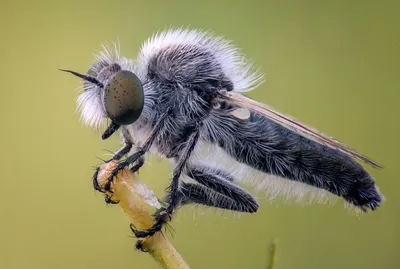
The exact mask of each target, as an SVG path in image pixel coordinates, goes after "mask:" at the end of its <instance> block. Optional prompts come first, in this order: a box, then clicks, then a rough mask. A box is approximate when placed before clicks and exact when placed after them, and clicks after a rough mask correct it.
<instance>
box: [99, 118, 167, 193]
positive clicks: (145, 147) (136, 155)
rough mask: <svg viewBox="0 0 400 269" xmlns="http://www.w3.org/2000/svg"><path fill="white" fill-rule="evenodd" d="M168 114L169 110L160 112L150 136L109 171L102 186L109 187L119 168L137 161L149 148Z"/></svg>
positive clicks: (107, 188) (106, 188) (137, 167)
mask: <svg viewBox="0 0 400 269" xmlns="http://www.w3.org/2000/svg"><path fill="white" fill-rule="evenodd" d="M168 115H169V111H167V112H165V113H164V114H162V115H161V117H160V118H159V120H158V121H157V123H156V124H155V126H154V128H153V131H152V132H151V133H150V136H149V137H148V138H147V140H146V142H144V144H143V146H142V147H138V148H137V150H136V152H135V153H133V154H132V155H130V156H128V157H127V158H126V159H125V160H124V161H123V162H120V163H119V164H118V166H117V167H116V168H115V169H114V170H113V171H111V173H110V176H109V177H108V179H107V183H106V184H105V186H104V189H105V190H109V189H110V185H111V182H112V180H113V178H114V177H115V176H116V175H117V174H118V172H119V171H120V170H122V169H125V167H127V166H129V165H130V164H132V163H135V162H136V161H138V160H139V159H140V158H141V157H142V156H143V155H144V154H145V153H146V152H147V151H148V150H149V149H150V147H151V145H152V144H153V142H154V140H155V139H156V137H157V135H158V133H159V132H160V130H161V129H162V127H163V125H164V124H163V123H164V120H165V119H166V117H167V116H168ZM141 166H142V165H139V166H136V167H135V169H136V170H133V169H131V170H132V172H136V171H137V169H139V168H140V167H141Z"/></svg>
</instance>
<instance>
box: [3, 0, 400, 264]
mask: <svg viewBox="0 0 400 269" xmlns="http://www.w3.org/2000/svg"><path fill="white" fill-rule="evenodd" d="M67 2H68V3H67ZM399 3H400V2H399V1H392V2H390V1H253V2H252V1H241V2H234V1H229V2H225V3H223V2H214V1H182V2H177V1H146V2H135V1H114V2H113V1H93V2H83V1H76V2H74V1H48V2H45V1H25V2H23V1H1V2H0V25H1V26H0V27H1V42H0V55H1V58H0V59H1V61H0V74H1V101H0V102H1V105H0V109H1V115H2V119H3V120H2V123H1V125H2V127H1V129H2V132H1V140H0V143H1V145H0V146H1V150H2V151H3V153H2V154H1V157H0V158H1V162H0V163H1V171H2V179H1V184H2V185H1V187H2V188H1V189H2V195H1V200H2V201H1V203H0V205H1V208H0V214H1V222H0V223H1V224H0V238H1V241H2V243H1V249H0V268H7V269H8V268H10V269H11V268H99V269H100V268H110V267H114V268H116V267H118V268H141V269H146V268H157V265H156V264H155V263H154V261H153V260H152V259H151V258H150V256H148V255H145V254H141V253H139V252H137V251H134V242H135V239H134V238H132V235H131V233H130V230H129V226H128V219H127V218H126V216H125V215H124V214H123V213H122V212H121V210H120V209H119V208H118V207H114V206H106V205H105V203H104V202H103V198H102V196H101V195H100V194H95V193H94V191H93V189H92V183H91V176H92V173H93V168H92V167H93V166H95V165H98V164H99V163H100V161H99V159H97V158H96V157H102V158H106V154H107V151H105V150H104V149H107V150H116V149H117V148H118V147H119V141H118V139H117V138H116V137H113V138H112V139H110V141H107V142H104V141H101V139H100V132H95V131H92V130H90V129H89V128H86V127H84V126H83V125H82V124H81V123H80V122H79V115H78V113H77V112H76V110H75V109H76V108H75V107H76V105H75V100H76V97H77V96H78V92H77V91H75V90H74V89H76V88H77V87H78V86H79V85H80V83H79V81H78V79H76V78H74V77H72V76H70V75H67V74H64V73H61V72H59V71H57V69H58V68H67V69H73V70H76V71H79V72H85V71H86V70H87V69H88V67H89V66H90V65H91V63H92V61H93V58H92V53H94V52H95V50H96V49H99V48H100V44H101V43H102V42H105V41H107V42H112V41H116V40H117V39H118V38H119V40H120V42H121V51H122V54H123V55H124V56H128V57H131V58H134V57H135V56H136V54H137V53H138V51H139V48H140V46H141V44H142V42H143V41H144V40H145V39H147V38H148V37H149V36H150V35H151V34H152V33H154V32H156V31H158V30H162V29H164V28H165V27H169V26H189V27H191V28H201V29H205V30H209V29H210V30H212V31H214V32H215V33H216V34H220V35H224V36H225V37H226V38H227V39H230V40H233V41H234V43H235V44H236V45H237V46H239V47H240V48H242V49H243V52H244V53H245V54H246V55H247V56H248V57H250V58H252V59H253V60H254V61H255V62H256V66H258V67H260V69H261V71H262V72H263V73H265V74H266V83H265V84H263V85H262V86H261V87H260V88H258V89H257V90H256V91H254V92H252V93H251V96H252V97H254V98H256V99H257V100H260V101H263V102H265V103H268V104H269V105H271V106H273V107H275V108H277V109H279V110H280V111H283V112H285V113H288V114H290V115H293V116H295V117H296V118H298V119H300V120H302V121H304V122H306V123H308V124H310V125H312V126H314V127H316V128H318V129H320V130H321V131H323V132H324V133H327V134H329V135H332V136H334V137H336V138H338V139H340V140H341V141H343V142H345V143H347V144H348V145H351V146H352V147H354V148H356V149H357V150H359V151H361V152H363V153H365V154H366V155H367V156H371V157H373V159H374V160H377V161H378V162H380V163H382V164H383V165H384V166H385V169H382V170H373V169H369V168H368V169H369V171H371V172H372V174H373V175H374V176H375V177H376V179H377V183H378V185H379V186H380V189H381V191H382V192H383V193H384V194H385V196H386V202H385V203H384V204H383V206H382V207H381V208H380V209H379V210H377V211H376V212H373V213H372V214H366V215H362V216H360V217H357V216H354V214H351V213H349V212H347V211H346V210H344V209H343V207H342V206H341V205H340V204H336V205H334V206H327V205H318V204H316V205H312V206H305V207H304V206H301V205H293V204H291V205H290V204H282V203H269V202H264V203H263V206H262V207H261V209H260V211H259V213H258V214H256V215H241V216H236V215H234V214H231V213H229V212H224V213H223V214H222V213H221V212H219V211H217V212H215V210H208V209H206V210H203V209H196V208H190V207H189V208H183V209H182V210H181V211H179V213H178V214H176V216H175V218H174V220H173V222H172V226H173V228H174V229H175V230H176V233H175V236H174V238H172V239H171V240H172V241H173V243H174V245H175V246H176V247H177V248H178V250H179V251H180V253H181V254H182V255H183V256H184V258H185V259H186V260H187V262H188V263H189V264H190V265H191V268H230V269H233V268H266V264H267V259H268V258H267V249H268V245H269V244H270V242H271V240H272V239H273V238H276V239H277V240H278V256H277V265H276V268H277V269H283V268H285V269H289V268H293V269H295V268H296V269H302V268H304V269H306V268H307V269H313V268H326V269H329V268H332V269H334V268H335V269H336V268H343V269H344V268H352V269H354V268H363V269H367V268H387V269H389V268H400V242H399V239H400V231H399V228H400V203H399V201H400V199H399V198H398V197H399V195H398V192H399V190H398V188H399V189H400V181H399V178H398V174H397V172H396V169H397V168H396V166H398V165H399V164H398V152H399V150H400V147H399V145H400V143H399V142H398V139H399V132H398V131H399V130H398V129H399V128H398V126H399V123H398V122H399V121H398V116H399V114H400V109H399V98H400V88H399V86H400V83H399V71H400V68H399V63H400V53H399V47H400V27H399V26H400V16H399V14H400V4H399ZM170 173H171V170H170V168H169V166H168V165H167V164H166V163H165V162H163V161H158V160H156V159H152V161H151V164H150V165H147V166H146V167H145V168H144V169H143V170H142V172H141V177H142V178H144V179H145V180H146V182H147V183H148V185H149V186H150V187H152V188H154V190H155V191H156V192H157V193H158V194H161V193H162V191H163V189H164V188H165V187H166V186H167V184H168V179H169V177H170V175H171V174H170ZM193 216H194V217H193Z"/></svg>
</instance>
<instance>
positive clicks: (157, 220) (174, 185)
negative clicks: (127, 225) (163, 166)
mask: <svg viewBox="0 0 400 269" xmlns="http://www.w3.org/2000/svg"><path fill="white" fill-rule="evenodd" d="M198 139H199V128H198V125H196V127H195V129H194V131H193V132H192V134H191V135H190V137H189V139H188V141H187V143H186V147H185V148H184V149H183V152H182V154H181V156H180V157H179V160H178V162H177V164H176V166H175V168H174V171H173V178H172V181H171V184H170V186H169V188H168V189H169V194H168V195H167V198H166V203H167V204H168V206H167V208H161V209H159V210H158V211H157V212H156V213H155V216H154V224H153V226H152V227H151V228H150V229H148V230H146V231H136V230H134V229H132V230H133V232H134V233H135V236H136V237H138V238H143V237H147V236H152V235H154V234H155V233H156V232H158V231H160V230H161V228H162V226H163V225H164V224H165V223H167V222H168V221H169V220H170V219H171V215H172V213H173V212H174V210H175V208H177V207H178V206H179V202H180V198H181V197H180V195H179V178H180V176H181V174H182V171H183V169H184V168H185V167H186V164H187V161H188V159H189V157H190V155H191V153H192V151H193V150H194V148H195V146H196V143H197V141H198Z"/></svg>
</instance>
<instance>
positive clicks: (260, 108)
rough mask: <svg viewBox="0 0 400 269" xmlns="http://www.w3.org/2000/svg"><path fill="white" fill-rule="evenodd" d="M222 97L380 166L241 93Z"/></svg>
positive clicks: (316, 140)
mask: <svg viewBox="0 0 400 269" xmlns="http://www.w3.org/2000/svg"><path fill="white" fill-rule="evenodd" d="M223 96H224V99H226V100H227V101H228V102H229V103H231V104H234V105H236V106H238V107H242V108H246V109H249V110H251V111H254V112H256V113H258V114H261V115H263V116H265V117H267V118H269V119H271V120H273V121H275V122H276V123H278V124H280V125H282V126H284V127H286V128H288V129H290V130H292V131H294V132H296V133H298V134H300V135H302V136H304V137H306V138H308V139H311V140H313V141H315V142H318V143H320V144H324V145H327V146H329V147H331V148H335V149H338V150H340V151H342V152H343V153H345V154H347V155H349V156H351V157H354V158H357V159H359V160H361V161H363V162H365V163H367V164H368V165H370V166H372V167H374V168H382V166H381V165H379V164H377V163H376V162H374V161H372V160H371V159H369V158H368V157H366V156H364V155H362V154H360V153H358V152H357V151H355V150H354V149H352V148H349V147H348V146H346V145H344V144H342V143H340V142H339V141H337V140H335V139H333V138H332V137H328V136H326V135H324V134H321V133H319V132H318V131H316V130H314V129H313V128H311V127H309V126H307V125H305V124H303V123H301V122H298V121H296V120H294V119H292V118H290V117H288V116H285V115H283V114H281V113H279V112H277V111H275V110H273V109H272V108H270V107H268V106H267V105H265V104H262V103H259V102H257V101H255V100H253V99H251V98H249V97H247V96H245V95H243V94H240V93H237V92H224V93H223Z"/></svg>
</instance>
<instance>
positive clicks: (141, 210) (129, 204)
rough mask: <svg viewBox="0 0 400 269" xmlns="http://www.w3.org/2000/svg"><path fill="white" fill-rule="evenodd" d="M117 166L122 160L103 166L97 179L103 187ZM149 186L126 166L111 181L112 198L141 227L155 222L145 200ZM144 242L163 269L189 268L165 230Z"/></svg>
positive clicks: (139, 228)
mask: <svg viewBox="0 0 400 269" xmlns="http://www.w3.org/2000/svg"><path fill="white" fill-rule="evenodd" d="M117 165H118V162H116V161H112V162H109V163H105V164H103V165H102V166H100V171H99V174H98V177H97V180H98V182H99V185H100V186H101V187H103V186H104V184H105V183H106V181H107V178H108V176H109V174H110V172H111V171H112V170H113V169H114V168H115V167H116V166H117ZM146 188H147V186H146V185H144V184H143V183H142V182H141V181H140V180H139V179H138V177H137V176H136V175H134V174H133V173H132V172H131V171H130V170H128V169H125V170H122V171H120V172H119V173H118V175H117V176H116V177H115V178H114V181H113V183H112V184H111V191H112V193H111V192H109V193H107V194H108V195H110V196H112V200H114V201H119V203H118V205H119V206H120V207H121V208H122V209H123V210H124V211H125V213H126V214H127V215H128V216H129V218H130V220H131V222H132V224H133V225H134V226H135V227H136V229H138V230H146V229H148V228H150V227H151V226H152V224H153V219H152V217H151V216H150V214H149V212H148V209H147V208H148V206H149V204H148V203H146V202H145V201H144V200H143V198H145V197H143V194H144V193H146V190H149V191H150V189H148V188H147V189H146ZM150 192H151V191H150ZM151 194H152V192H151ZM142 245H143V247H144V248H145V249H146V250H148V253H149V254H150V255H151V256H152V257H153V258H154V260H155V261H156V262H157V263H158V264H159V265H160V267H161V268H164V269H189V266H188V265H187V264H186V263H185V261H184V260H183V258H182V257H181V255H180V254H179V253H178V252H177V251H176V249H175V248H174V247H173V245H172V244H171V243H170V242H169V241H168V239H167V238H166V236H165V235H164V234H162V233H161V232H158V233H156V234H155V235H154V236H152V237H148V238H146V239H144V241H143V243H142Z"/></svg>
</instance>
